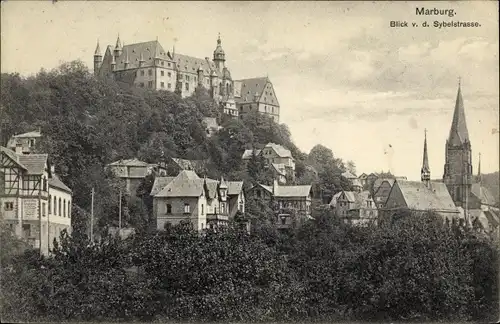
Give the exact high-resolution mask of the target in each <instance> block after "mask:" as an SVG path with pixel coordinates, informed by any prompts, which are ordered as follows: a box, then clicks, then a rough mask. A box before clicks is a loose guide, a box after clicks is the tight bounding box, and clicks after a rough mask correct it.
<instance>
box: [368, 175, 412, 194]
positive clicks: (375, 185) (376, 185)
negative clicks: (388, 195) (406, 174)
mask: <svg viewBox="0 0 500 324" xmlns="http://www.w3.org/2000/svg"><path fill="white" fill-rule="evenodd" d="M400 180H405V179H400ZM394 181H396V179H391V178H378V179H377V180H375V181H374V182H373V191H374V192H377V190H378V188H380V186H381V185H382V183H384V182H387V183H389V186H391V187H392V185H393V184H394Z"/></svg>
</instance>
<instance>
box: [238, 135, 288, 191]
mask: <svg viewBox="0 0 500 324" xmlns="http://www.w3.org/2000/svg"><path fill="white" fill-rule="evenodd" d="M253 152H255V155H258V156H261V157H263V158H264V160H265V162H266V166H267V167H270V168H272V169H273V171H274V173H275V175H277V178H278V179H279V180H280V182H282V183H286V178H290V179H295V159H294V158H293V156H292V153H291V152H290V150H289V149H287V148H285V147H283V146H282V145H279V144H275V143H268V144H266V146H264V148H263V149H262V150H257V149H255V150H251V149H250V150H245V151H244V152H243V155H242V157H241V159H242V160H243V162H244V163H247V162H248V161H249V160H250V158H251V157H252V154H253ZM283 171H284V172H283ZM283 173H284V174H283ZM283 176H284V178H285V179H283Z"/></svg>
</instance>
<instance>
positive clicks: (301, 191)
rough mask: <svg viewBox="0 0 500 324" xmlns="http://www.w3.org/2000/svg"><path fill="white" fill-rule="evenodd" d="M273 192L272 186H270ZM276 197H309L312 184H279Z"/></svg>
mask: <svg viewBox="0 0 500 324" xmlns="http://www.w3.org/2000/svg"><path fill="white" fill-rule="evenodd" d="M270 189H271V192H272V187H270ZM277 189H278V190H277V192H275V193H274V196H275V197H307V196H309V193H310V192H311V185H307V186H278V187H277Z"/></svg>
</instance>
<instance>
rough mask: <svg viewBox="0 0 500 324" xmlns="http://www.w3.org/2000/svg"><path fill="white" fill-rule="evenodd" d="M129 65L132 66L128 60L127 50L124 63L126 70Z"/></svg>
mask: <svg viewBox="0 0 500 324" xmlns="http://www.w3.org/2000/svg"><path fill="white" fill-rule="evenodd" d="M129 64H130V62H129V59H128V50H127V49H125V60H124V62H123V67H124V69H127V68H128V67H129Z"/></svg>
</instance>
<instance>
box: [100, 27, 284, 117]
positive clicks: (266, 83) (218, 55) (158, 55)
mask: <svg viewBox="0 0 500 324" xmlns="http://www.w3.org/2000/svg"><path fill="white" fill-rule="evenodd" d="M94 75H95V76H97V77H100V78H113V79H115V80H117V81H120V82H124V83H127V84H130V85H134V86H137V87H141V88H148V89H152V90H166V91H172V92H177V93H178V94H180V95H181V96H182V97H183V98H184V97H189V96H191V95H192V94H193V93H194V91H195V89H196V88H197V87H203V88H205V89H206V90H207V91H208V92H209V94H210V96H211V97H212V98H213V99H214V100H215V102H217V103H218V104H219V105H220V106H221V110H222V112H223V113H224V114H226V115H228V116H231V117H233V118H238V117H239V116H240V115H242V114H245V113H248V112H251V111H258V112H260V113H262V114H265V115H267V116H269V117H271V118H273V120H274V121H275V122H277V123H278V122H279V115H280V106H279V103H278V99H277V97H276V94H275V92H274V88H273V85H272V83H271V81H270V80H269V78H268V77H261V78H251V79H241V80H233V78H232V76H231V72H230V70H229V68H228V67H227V66H226V53H225V52H224V50H223V48H222V41H221V38H220V35H219V37H218V39H217V45H216V47H215V50H214V52H213V57H212V59H210V58H209V57H205V58H198V57H193V56H188V55H184V54H179V53H176V52H175V47H174V48H172V50H171V51H170V50H167V51H166V50H165V49H164V47H163V46H162V45H161V44H160V43H159V41H158V40H155V41H148V42H143V43H135V44H129V45H125V44H123V45H122V41H121V40H120V36H118V38H117V40H116V44H115V46H114V47H113V46H112V45H108V46H106V49H105V50H104V55H103V54H102V52H101V48H100V44H99V42H97V47H96V49H95V52H94Z"/></svg>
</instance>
